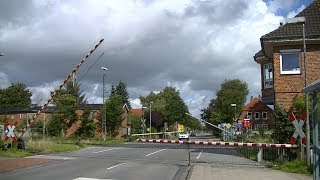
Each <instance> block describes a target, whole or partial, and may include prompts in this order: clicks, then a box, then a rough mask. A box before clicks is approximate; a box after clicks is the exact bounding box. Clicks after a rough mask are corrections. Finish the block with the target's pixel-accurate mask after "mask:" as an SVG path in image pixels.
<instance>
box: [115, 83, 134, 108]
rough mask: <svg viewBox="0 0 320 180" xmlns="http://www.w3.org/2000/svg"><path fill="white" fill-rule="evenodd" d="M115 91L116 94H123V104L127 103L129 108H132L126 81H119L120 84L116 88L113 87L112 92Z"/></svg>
mask: <svg viewBox="0 0 320 180" xmlns="http://www.w3.org/2000/svg"><path fill="white" fill-rule="evenodd" d="M113 91H115V94H118V95H120V96H121V99H122V104H127V106H128V107H129V109H131V104H130V101H129V93H128V91H127V85H126V83H124V82H123V81H119V83H118V85H117V86H116V88H115V89H114V90H113V89H112V87H111V94H113V93H112V92H113Z"/></svg>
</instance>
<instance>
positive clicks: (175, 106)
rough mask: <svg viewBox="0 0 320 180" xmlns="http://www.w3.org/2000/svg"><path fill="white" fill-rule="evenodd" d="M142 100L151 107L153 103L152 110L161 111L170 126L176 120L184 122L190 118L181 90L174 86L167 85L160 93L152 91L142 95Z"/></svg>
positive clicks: (144, 104) (143, 103) (142, 102)
mask: <svg viewBox="0 0 320 180" xmlns="http://www.w3.org/2000/svg"><path fill="white" fill-rule="evenodd" d="M140 101H141V104H142V105H143V106H145V107H150V104H151V103H152V104H151V110H152V111H157V112H160V113H161V114H162V115H163V117H164V119H165V121H166V122H167V123H168V126H171V125H173V124H174V123H176V122H178V123H182V124H184V123H186V121H187V120H188V118H187V117H188V116H187V115H186V113H188V107H187V106H186V104H185V103H184V102H183V100H182V98H181V97H180V92H179V91H177V90H176V89H175V88H174V87H165V88H164V89H163V90H162V91H160V92H159V93H158V94H155V93H154V92H151V93H150V94H149V95H148V96H146V97H143V96H140ZM147 121H148V120H147Z"/></svg>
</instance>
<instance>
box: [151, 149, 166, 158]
mask: <svg viewBox="0 0 320 180" xmlns="http://www.w3.org/2000/svg"><path fill="white" fill-rule="evenodd" d="M163 150H166V149H160V150H159V151H155V152H153V153H150V154H147V155H146V157H148V156H151V155H152V154H156V153H158V152H161V151H163Z"/></svg>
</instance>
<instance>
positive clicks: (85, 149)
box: [79, 147, 97, 151]
mask: <svg viewBox="0 0 320 180" xmlns="http://www.w3.org/2000/svg"><path fill="white" fill-rule="evenodd" d="M93 148H97V147H88V148H84V149H80V150H79V151H85V150H89V149H93Z"/></svg>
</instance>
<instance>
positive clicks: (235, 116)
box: [231, 104, 237, 121]
mask: <svg viewBox="0 0 320 180" xmlns="http://www.w3.org/2000/svg"><path fill="white" fill-rule="evenodd" d="M231 106H232V107H234V119H233V121H236V120H237V115H236V108H237V104H231Z"/></svg>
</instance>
